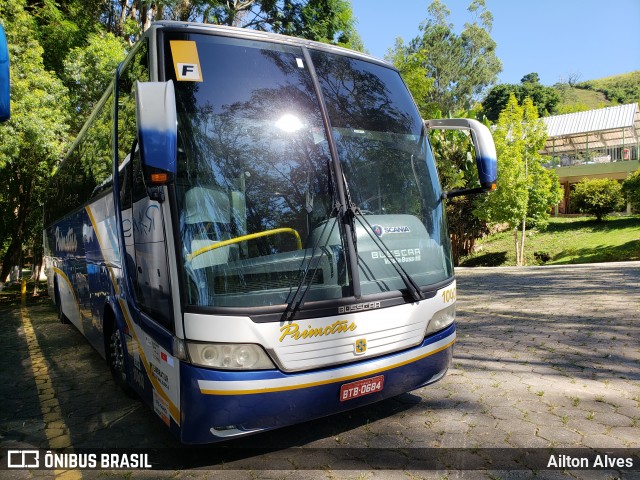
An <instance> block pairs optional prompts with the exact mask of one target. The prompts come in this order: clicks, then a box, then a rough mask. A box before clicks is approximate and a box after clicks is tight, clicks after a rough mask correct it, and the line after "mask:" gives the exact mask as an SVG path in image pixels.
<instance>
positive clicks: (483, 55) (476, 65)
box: [396, 0, 502, 114]
mask: <svg viewBox="0 0 640 480" xmlns="http://www.w3.org/2000/svg"><path fill="white" fill-rule="evenodd" d="M467 10H468V11H469V12H470V14H471V15H472V16H473V21H472V22H470V23H465V25H464V29H463V30H462V32H461V33H460V34H459V35H458V34H456V33H455V32H454V30H453V24H451V23H449V22H448V18H449V15H450V13H451V12H450V11H449V9H448V8H447V7H446V6H445V5H444V4H443V3H442V2H441V1H440V0H434V1H433V2H432V3H431V4H430V5H429V8H428V17H427V19H426V20H425V21H424V22H422V24H421V25H420V35H419V36H417V37H416V38H414V39H413V40H411V41H410V42H409V44H408V46H406V47H403V48H402V51H401V52H400V53H402V54H403V55H404V56H410V55H417V57H416V58H417V59H419V61H420V65H421V66H422V68H423V69H424V71H425V74H426V76H427V77H428V78H431V79H433V88H432V89H431V91H430V93H429V96H428V100H429V101H430V102H433V103H434V104H436V105H438V107H439V108H440V110H441V111H442V112H443V113H444V114H449V113H453V112H457V111H460V110H467V109H470V108H471V107H472V106H473V104H474V102H475V101H476V99H478V98H479V97H480V96H481V94H482V93H483V92H484V90H485V89H486V88H487V87H489V86H490V85H493V84H494V83H495V82H496V80H497V76H498V73H500V71H501V70H502V63H501V62H500V60H499V59H498V57H497V56H496V42H495V41H494V40H493V39H492V38H491V28H492V22H493V17H492V15H491V12H489V11H488V10H487V9H486V6H485V1H484V0H473V1H472V2H471V4H470V6H469V8H468V9H467ZM396 45H397V44H396Z"/></svg>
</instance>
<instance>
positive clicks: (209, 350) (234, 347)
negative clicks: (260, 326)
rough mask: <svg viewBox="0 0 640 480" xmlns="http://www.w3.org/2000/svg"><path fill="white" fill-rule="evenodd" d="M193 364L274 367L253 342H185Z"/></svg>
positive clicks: (250, 367) (211, 366)
mask: <svg viewBox="0 0 640 480" xmlns="http://www.w3.org/2000/svg"><path fill="white" fill-rule="evenodd" d="M187 348H188V350H189V357H190V358H191V362H192V363H193V364H195V365H200V366H202V367H209V368H219V369H222V370H268V369H273V368H276V367H275V365H274V364H273V362H272V361H271V359H270V358H269V357H268V355H267V354H266V352H265V351H264V350H263V349H262V347H260V346H258V345H253V344H224V343H187Z"/></svg>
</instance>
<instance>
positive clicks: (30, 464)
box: [7, 450, 40, 468]
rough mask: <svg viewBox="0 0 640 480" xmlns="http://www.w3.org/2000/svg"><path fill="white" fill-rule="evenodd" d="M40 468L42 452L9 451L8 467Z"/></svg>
mask: <svg viewBox="0 0 640 480" xmlns="http://www.w3.org/2000/svg"><path fill="white" fill-rule="evenodd" d="M39 466H40V452H39V451H38V450H9V452H8V458H7V467H9V468H38V467H39Z"/></svg>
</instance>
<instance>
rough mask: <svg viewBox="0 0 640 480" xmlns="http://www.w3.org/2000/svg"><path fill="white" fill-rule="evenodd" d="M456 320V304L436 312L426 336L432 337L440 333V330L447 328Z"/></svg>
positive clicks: (430, 321) (428, 326)
mask: <svg viewBox="0 0 640 480" xmlns="http://www.w3.org/2000/svg"><path fill="white" fill-rule="evenodd" d="M455 319H456V304H455V303H454V304H452V305H449V306H448V307H447V308H443V309H442V310H440V311H438V312H436V313H435V314H434V315H433V317H431V320H429V325H427V331H426V332H425V334H424V336H425V337H426V336H427V335H431V334H432V333H435V332H439V331H440V330H442V329H444V328H447V327H448V326H449V325H451V324H452V323H453V321H454V320H455Z"/></svg>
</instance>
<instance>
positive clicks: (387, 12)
mask: <svg viewBox="0 0 640 480" xmlns="http://www.w3.org/2000/svg"><path fill="white" fill-rule="evenodd" d="M431 1H432V0H395V1H394V2H382V1H381V0H351V6H352V10H353V14H354V16H355V17H356V18H357V22H358V23H357V25H356V28H357V30H358V33H359V34H360V36H361V37H362V40H363V42H364V45H365V48H366V49H367V51H368V52H369V53H370V54H371V55H373V56H375V57H379V58H382V57H384V56H385V55H386V53H387V51H388V50H389V49H390V48H392V47H393V45H394V43H395V39H396V38H397V37H402V38H403V40H404V41H405V43H408V42H409V41H410V40H411V39H412V38H414V37H416V36H417V35H418V34H419V33H420V32H419V30H418V27H419V25H420V22H422V21H423V20H424V19H425V18H426V17H427V7H428V6H429V4H430V3H431ZM441 1H442V2H443V3H444V4H445V5H446V6H447V8H448V9H449V10H450V11H451V15H450V16H449V23H452V24H453V26H454V31H455V32H456V33H460V31H461V30H462V29H463V28H464V24H465V22H472V21H473V17H472V16H471V14H470V13H469V12H468V11H467V7H468V6H469V4H470V3H471V0H441ZM486 6H487V9H488V10H489V11H490V12H491V13H492V14H493V29H492V30H491V37H492V38H493V39H494V40H495V42H496V43H497V45H498V46H497V56H498V58H499V59H500V60H501V61H502V68H503V69H502V73H500V75H499V79H498V83H520V79H521V78H522V77H523V76H524V75H526V74H527V73H532V72H536V73H538V74H539V75H540V82H541V83H542V84H543V85H549V86H550V85H553V84H555V83H557V82H561V81H565V82H566V81H567V80H568V78H569V77H570V76H572V77H574V78H575V77H576V76H577V78H578V81H586V80H593V79H596V78H602V77H607V76H610V75H617V74H620V73H627V72H632V71H635V70H640V33H639V32H640V0H607V1H603V0H486Z"/></svg>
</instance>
